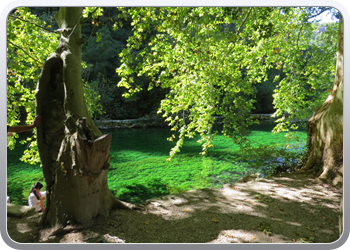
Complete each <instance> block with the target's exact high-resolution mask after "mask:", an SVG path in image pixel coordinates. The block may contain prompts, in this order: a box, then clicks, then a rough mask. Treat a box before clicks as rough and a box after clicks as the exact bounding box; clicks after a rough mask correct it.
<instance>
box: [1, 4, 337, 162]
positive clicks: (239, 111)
mask: <svg viewBox="0 0 350 250" xmlns="http://www.w3.org/2000/svg"><path fill="white" fill-rule="evenodd" d="M325 10H326V8H267V7H262V8H255V7H254V8H241V7H240V8H231V7H225V8H112V7H104V8H95V7H88V8H85V10H84V13H83V19H82V20H83V22H84V24H83V27H82V37H83V39H84V45H83V58H82V59H83V65H82V67H83V68H84V70H83V76H82V77H83V79H84V82H85V86H84V91H85V98H86V101H87V106H88V108H89V111H90V113H91V115H92V116H93V117H94V118H95V119H126V118H138V117H150V116H155V115H157V114H156V112H157V110H158V109H159V108H160V109H159V111H160V113H161V114H162V115H164V117H165V119H167V120H168V122H169V124H170V125H171V126H172V127H173V131H174V133H173V136H172V137H170V138H169V140H170V141H172V140H176V137H177V142H178V144H177V146H176V147H175V148H173V150H172V153H171V155H174V154H175V152H177V151H178V150H179V148H180V147H181V145H182V143H183V140H184V138H185V137H186V136H187V137H193V136H194V134H196V133H199V134H200V135H201V136H202V138H201V139H200V140H199V142H200V143H202V144H203V152H204V153H205V152H206V150H207V149H208V148H209V147H212V143H211V142H212V140H213V138H214V136H215V132H214V131H212V125H213V123H214V122H215V116H217V115H220V116H223V117H224V124H225V126H224V130H223V133H224V134H226V135H227V136H229V137H231V138H232V139H234V141H236V142H237V143H239V140H242V139H244V138H243V137H242V135H243V134H242V133H241V132H240V131H243V130H244V128H245V127H246V126H248V125H249V124H251V123H252V121H250V120H246V119H245V118H246V117H245V115H246V114H247V113H249V112H257V113H271V112H275V111H277V112H276V115H277V116H280V115H282V114H286V113H289V114H290V117H293V116H296V115H297V116H299V117H300V118H305V117H308V116H309V115H310V114H311V113H312V111H313V108H314V107H316V106H317V105H318V104H319V103H320V102H321V101H322V100H324V96H325V95H327V93H328V92H327V91H326V90H327V89H329V88H330V87H331V84H332V78H333V73H334V58H335V42H336V41H335V37H336V32H337V24H327V25H326V24H318V23H317V22H316V23H315V22H311V21H310V20H313V19H311V18H312V17H313V16H317V14H318V13H321V12H323V11H325ZM57 11H58V8H56V7H45V8H43V7H39V8H38V7H33V8H18V9H15V10H14V11H13V12H11V13H10V15H9V18H8V33H7V40H8V59H7V65H8V78H7V79H8V85H7V89H8V90H7V96H8V98H7V102H8V116H7V119H8V124H9V125H16V124H18V123H20V122H22V123H23V122H27V123H30V122H31V121H32V119H33V114H34V104H35V99H34V93H35V84H36V82H37V79H38V77H39V73H40V70H41V67H42V65H43V62H44V61H45V59H46V58H47V57H48V56H49V55H50V54H51V53H52V52H53V51H54V49H55V48H56V47H57V42H58V40H57V37H58V34H59V30H57V29H58V26H57V24H56V22H55V19H54V15H55V13H56V12H57ZM115 69H117V72H118V73H119V74H116V73H115ZM118 82H119V87H118V86H117V84H118ZM272 93H274V97H273V96H272ZM130 94H132V95H130ZM126 96H128V98H126ZM254 109H255V110H254ZM281 121H282V120H281ZM282 125H288V123H287V124H285V123H283V122H282V123H281V124H280V126H279V127H277V128H276V131H282V130H284V129H285V128H283V126H282ZM242 129H243V130H242ZM233 131H236V132H233ZM16 137H17V135H15V137H13V138H11V139H10V141H9V143H8V145H9V147H10V148H11V149H12V148H13V147H14V143H15V140H16ZM34 138H35V134H34V136H33V138H32V139H34ZM26 141H27V140H26ZM26 141H23V143H25V142H26ZM28 141H29V143H30V144H31V145H30V147H29V148H28V149H32V150H27V151H26V153H25V155H24V156H23V157H22V160H25V161H29V162H31V163H35V162H38V161H39V159H38V157H37V154H36V149H35V148H36V142H35V140H31V139H28Z"/></svg>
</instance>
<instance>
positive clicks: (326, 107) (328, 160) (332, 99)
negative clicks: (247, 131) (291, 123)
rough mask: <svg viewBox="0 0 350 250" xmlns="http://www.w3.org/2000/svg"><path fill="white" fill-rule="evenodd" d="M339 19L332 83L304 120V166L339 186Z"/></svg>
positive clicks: (340, 59)
mask: <svg viewBox="0 0 350 250" xmlns="http://www.w3.org/2000/svg"><path fill="white" fill-rule="evenodd" d="M343 30H344V26H343V20H342V19H341V20H340V23H339V34H338V48H337V63H336V75H335V80H334V86H333V89H332V91H331V93H330V94H329V96H328V98H327V99H326V101H325V102H324V103H323V104H322V105H321V106H320V107H318V108H317V109H316V110H315V112H314V114H313V116H312V117H311V118H310V119H309V121H308V122H307V134H308V140H307V145H308V157H307V161H306V164H305V165H304V169H314V170H316V171H317V172H318V176H319V177H318V179H319V180H320V181H322V182H331V183H332V184H333V185H335V186H341V185H342V182H343V33H344V31H343Z"/></svg>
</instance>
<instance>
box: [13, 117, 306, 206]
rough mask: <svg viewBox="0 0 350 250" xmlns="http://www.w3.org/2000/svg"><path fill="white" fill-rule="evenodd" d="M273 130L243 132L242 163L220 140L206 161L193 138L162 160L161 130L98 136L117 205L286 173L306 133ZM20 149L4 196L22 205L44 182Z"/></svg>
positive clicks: (164, 134) (165, 145)
mask: <svg viewBox="0 0 350 250" xmlns="http://www.w3.org/2000/svg"><path fill="white" fill-rule="evenodd" d="M273 126H274V124H273V123H263V124H260V125H253V126H251V127H250V128H249V130H248V134H247V138H248V139H249V141H250V142H251V146H253V147H254V148H253V149H251V150H249V149H247V150H246V151H245V157H244V162H241V155H240V149H239V146H238V145H235V144H234V143H233V142H232V140H231V139H229V138H226V137H224V136H222V135H217V136H216V137H215V139H214V141H213V146H214V147H212V148H210V150H209V151H208V153H207V154H206V156H202V155H200V154H199V153H200V152H201V150H202V147H201V145H200V144H199V143H197V142H196V141H197V140H198V139H199V137H198V138H196V137H195V138H193V139H188V140H186V141H185V142H184V145H183V147H182V149H181V152H180V153H179V154H177V155H176V156H175V157H174V158H173V159H172V160H171V161H167V160H166V159H167V158H168V156H169V150H170V148H171V147H173V144H174V143H175V142H170V141H168V140H166V138H168V137H169V136H171V134H172V132H171V131H169V129H167V128H146V129H122V130H114V131H103V132H104V133H112V134H113V136H112V145H111V165H110V168H109V174H108V185H109V188H110V190H111V191H112V192H113V194H114V195H115V196H117V197H118V198H119V199H120V200H123V201H127V202H134V203H138V202H144V201H145V200H146V199H150V198H153V197H159V196H162V195H167V194H170V193H176V192H180V191H185V190H191V189H200V188H211V187H221V186H222V185H223V184H226V183H230V184H234V183H235V182H237V181H238V180H239V179H241V178H242V176H243V175H247V174H250V173H259V174H260V175H262V176H264V175H271V174H274V173H277V172H284V171H289V170H290V169H292V168H294V167H295V166H296V165H297V164H298V161H299V160H300V159H301V157H302V155H303V152H304V150H305V145H306V137H307V135H306V132H305V131H303V130H300V131H299V132H297V135H298V138H294V139H288V138H286V137H285V135H286V133H279V134H273V133H271V130H272V128H273ZM216 129H220V127H219V126H217V127H216ZM25 147H26V146H25V145H21V146H19V145H18V147H16V149H15V150H8V153H7V157H8V159H7V195H8V196H10V198H11V202H13V203H18V204H27V196H28V193H29V189H30V187H31V185H32V184H33V183H34V182H35V181H41V182H43V183H45V182H44V178H43V175H42V169H41V168H40V165H30V164H27V163H24V162H21V161H20V160H19V158H20V157H21V155H22V154H23V151H24V150H25Z"/></svg>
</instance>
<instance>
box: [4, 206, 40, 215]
mask: <svg viewBox="0 0 350 250" xmlns="http://www.w3.org/2000/svg"><path fill="white" fill-rule="evenodd" d="M34 214H36V212H35V207H30V206H21V205H17V204H12V203H7V215H8V216H15V217H19V218H22V217H24V216H29V215H34Z"/></svg>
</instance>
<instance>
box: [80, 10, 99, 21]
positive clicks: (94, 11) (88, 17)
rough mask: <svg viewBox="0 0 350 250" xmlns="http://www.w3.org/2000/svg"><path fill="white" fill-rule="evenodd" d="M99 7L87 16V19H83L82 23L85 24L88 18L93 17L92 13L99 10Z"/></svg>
mask: <svg viewBox="0 0 350 250" xmlns="http://www.w3.org/2000/svg"><path fill="white" fill-rule="evenodd" d="M98 8H99V7H96V9H95V10H94V11H93V12H91V13H90V15H89V16H88V17H87V18H85V20H83V21H81V25H83V24H84V23H85V22H86V21H87V20H89V18H90V17H92V15H93V14H94V13H95V12H96V11H97V10H98Z"/></svg>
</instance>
